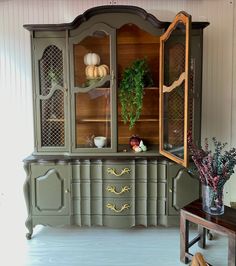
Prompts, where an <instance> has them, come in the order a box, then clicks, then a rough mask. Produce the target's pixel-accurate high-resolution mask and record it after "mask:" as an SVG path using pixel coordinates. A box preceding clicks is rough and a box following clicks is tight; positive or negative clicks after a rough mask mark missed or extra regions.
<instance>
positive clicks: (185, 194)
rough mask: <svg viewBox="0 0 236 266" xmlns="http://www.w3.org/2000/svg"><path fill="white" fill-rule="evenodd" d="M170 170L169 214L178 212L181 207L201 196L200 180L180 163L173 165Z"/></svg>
mask: <svg viewBox="0 0 236 266" xmlns="http://www.w3.org/2000/svg"><path fill="white" fill-rule="evenodd" d="M168 172H169V173H168V176H169V181H168V189H169V192H168V193H169V195H168V196H169V197H168V199H169V214H177V213H178V211H179V210H180V208H182V207H183V206H185V205H187V204H188V203H190V202H192V201H194V200H196V199H198V198H199V180H198V179H197V178H194V177H192V176H190V175H189V174H188V172H187V171H186V169H185V168H183V167H181V166H179V165H171V166H170V167H169V168H168Z"/></svg>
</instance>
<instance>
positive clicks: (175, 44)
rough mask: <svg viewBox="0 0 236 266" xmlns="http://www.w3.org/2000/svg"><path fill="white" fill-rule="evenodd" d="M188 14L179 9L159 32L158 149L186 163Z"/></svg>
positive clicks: (177, 160)
mask: <svg viewBox="0 0 236 266" xmlns="http://www.w3.org/2000/svg"><path fill="white" fill-rule="evenodd" d="M189 26H190V17H189V16H188V15H187V14H186V13H179V14H178V15H177V16H176V18H175V20H174V22H173V23H172V24H171V25H170V27H169V28H168V30H167V31H166V32H165V34H164V35H163V36H161V47H160V60H161V62H160V106H161V111H160V152H161V153H162V154H163V155H165V156H166V157H168V158H170V159H172V160H174V161H175V162H177V163H179V164H182V165H184V166H186V165H187V159H188V158H187V131H188V125H189V121H188V119H189V118H188V117H189V113H188V112H189V91H188V87H189V72H190V71H189Z"/></svg>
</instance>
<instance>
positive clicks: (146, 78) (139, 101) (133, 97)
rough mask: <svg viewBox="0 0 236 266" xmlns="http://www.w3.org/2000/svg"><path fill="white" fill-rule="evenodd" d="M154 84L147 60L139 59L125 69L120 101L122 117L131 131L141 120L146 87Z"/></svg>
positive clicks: (120, 87) (121, 83) (120, 88)
mask: <svg viewBox="0 0 236 266" xmlns="http://www.w3.org/2000/svg"><path fill="white" fill-rule="evenodd" d="M152 84H153V81H152V78H151V75H150V70H149V67H148V64H147V60H146V59H137V60H135V61H133V62H132V64H131V65H130V66H129V67H127V68H125V70H124V72H123V75H122V80H121V82H120V85H119V100H120V104H121V117H122V119H123V121H124V123H125V124H126V123H127V122H129V129H132V128H133V127H134V125H135V122H136V121H137V120H138V119H139V117H140V114H141V111H142V106H143V94H144V87H145V86H151V85H152Z"/></svg>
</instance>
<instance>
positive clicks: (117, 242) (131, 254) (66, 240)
mask: <svg viewBox="0 0 236 266" xmlns="http://www.w3.org/2000/svg"><path fill="white" fill-rule="evenodd" d="M0 213H1V219H0V265H1V266H13V265H14V266H75V265H78V266H122V265H123V266H176V265H184V264H182V263H180V261H179V228H178V227H176V228H162V227H158V228H148V229H146V228H135V229H129V230H118V229H117V230H115V229H108V228H79V227H76V226H74V227H64V228H49V227H43V226H37V227H36V228H35V229H34V234H33V238H32V239H31V240H26V238H25V233H26V229H25V227H24V221H25V218H26V211H25V205H24V202H23V201H21V199H20V198H19V200H17V199H16V201H14V202H12V201H11V203H10V204H6V205H4V204H0ZM193 233H195V232H194V231H192V233H191V234H192V235H191V237H193ZM207 244H208V246H207V249H206V250H204V251H202V250H201V249H199V248H198V247H197V246H196V247H195V246H194V247H193V248H192V249H191V252H192V253H195V252H196V251H202V253H203V254H204V255H205V257H206V258H207V259H208V260H209V262H210V263H211V264H212V265H214V266H226V265H227V239H226V238H225V237H222V236H217V235H214V240H212V241H208V242H207Z"/></svg>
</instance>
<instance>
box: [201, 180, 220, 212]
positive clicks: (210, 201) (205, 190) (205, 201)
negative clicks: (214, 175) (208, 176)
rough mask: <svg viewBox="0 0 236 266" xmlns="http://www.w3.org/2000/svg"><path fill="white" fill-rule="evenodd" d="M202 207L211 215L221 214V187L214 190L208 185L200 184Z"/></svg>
mask: <svg viewBox="0 0 236 266" xmlns="http://www.w3.org/2000/svg"><path fill="white" fill-rule="evenodd" d="M202 208H203V210H204V211H205V212H207V213H209V214H211V215H221V214H223V213H224V202H223V187H222V188H221V189H218V190H217V191H215V190H214V189H213V188H212V187H210V186H207V185H202Z"/></svg>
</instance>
